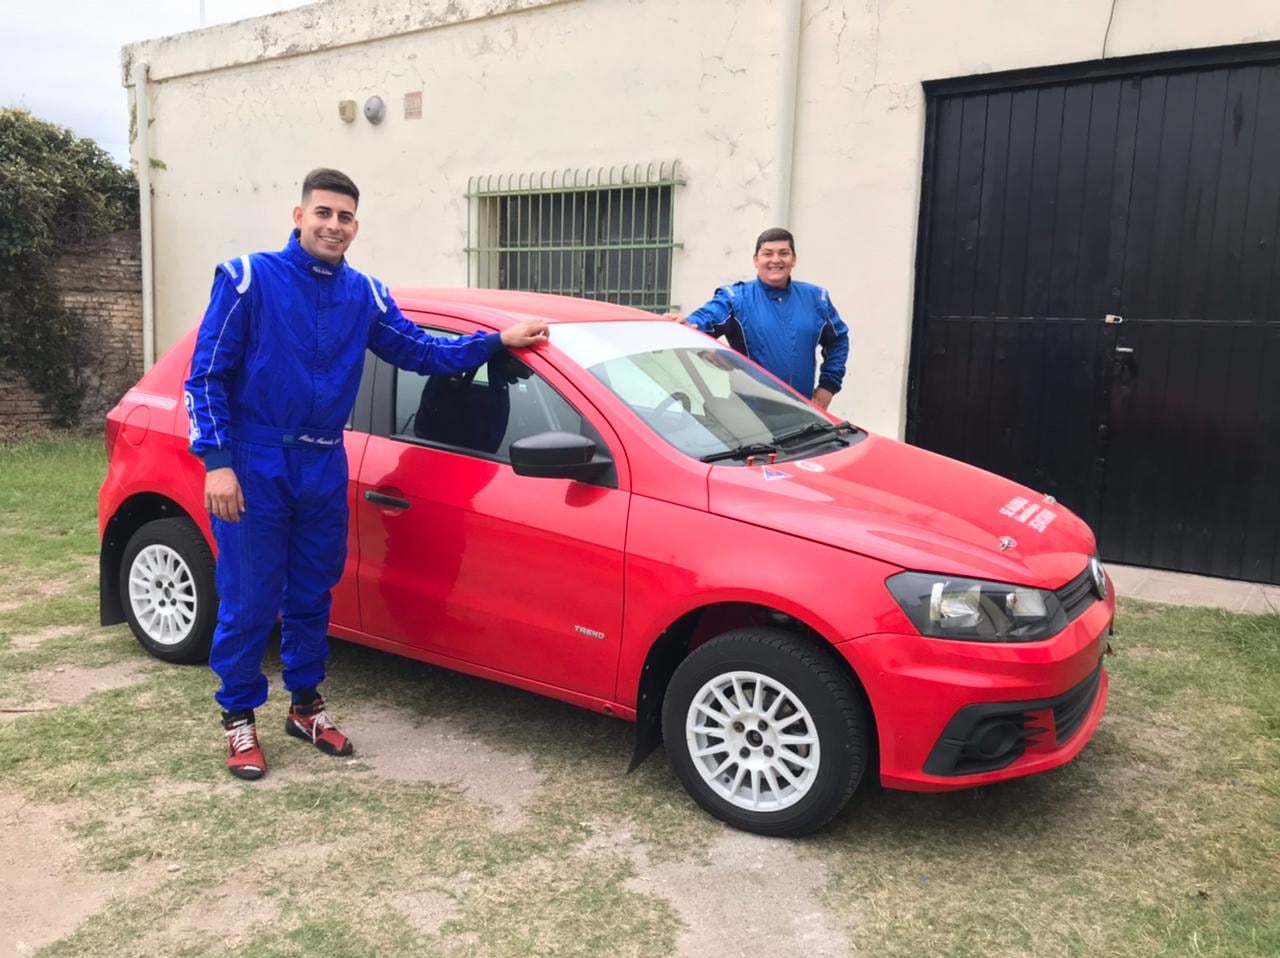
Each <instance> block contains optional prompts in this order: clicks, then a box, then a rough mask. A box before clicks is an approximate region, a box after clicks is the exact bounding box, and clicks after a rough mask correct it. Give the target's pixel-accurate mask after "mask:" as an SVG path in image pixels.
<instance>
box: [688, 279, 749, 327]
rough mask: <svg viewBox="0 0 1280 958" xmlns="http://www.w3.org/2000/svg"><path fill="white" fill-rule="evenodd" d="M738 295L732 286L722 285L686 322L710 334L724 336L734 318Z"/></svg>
mask: <svg viewBox="0 0 1280 958" xmlns="http://www.w3.org/2000/svg"><path fill="white" fill-rule="evenodd" d="M737 297H738V294H737V291H736V290H735V289H734V288H733V287H732V286H721V287H720V288H719V289H717V290H716V292H715V295H714V296H712V297H711V300H710V301H709V302H708V303H707V304H706V305H704V306H701V307H699V308H698V309H696V310H694V311H693V312H692V313H690V314H689V315H688V316H687V317H686V318H685V322H687V323H689V325H691V326H696V327H697V328H698V329H700V330H702V331H703V332H704V333H706V334H707V335H709V336H716V337H719V336H723V335H724V332H725V330H726V329H727V328H728V326H729V324H730V323H731V322H732V321H733V319H734V311H733V305H734V300H735V299H737Z"/></svg>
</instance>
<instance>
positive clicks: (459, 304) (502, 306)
mask: <svg viewBox="0 0 1280 958" xmlns="http://www.w3.org/2000/svg"><path fill="white" fill-rule="evenodd" d="M391 293H392V295H393V296H394V297H395V299H396V302H397V303H398V304H399V306H400V308H401V309H403V310H414V311H421V312H429V313H440V314H443V315H445V316H456V317H458V318H460V319H475V320H481V321H484V322H485V323H487V324H488V325H491V326H494V327H496V328H498V329H505V328H506V327H507V326H510V325H512V324H513V323H519V322H523V321H525V320H529V319H542V320H546V321H547V322H549V323H599V322H618V321H630V322H635V321H636V320H652V319H658V318H659V317H658V316H657V315H655V314H654V313H650V312H647V311H645V310H643V309H636V308H634V307H632V306H619V305H617V304H616V303H603V302H597V301H595V300H589V299H577V298H575V297H572V296H552V295H550V294H548V293H527V292H523V291H520V290H510V289H458V288H445V287H440V288H414V287H409V288H404V287H401V288H396V289H392V290H391Z"/></svg>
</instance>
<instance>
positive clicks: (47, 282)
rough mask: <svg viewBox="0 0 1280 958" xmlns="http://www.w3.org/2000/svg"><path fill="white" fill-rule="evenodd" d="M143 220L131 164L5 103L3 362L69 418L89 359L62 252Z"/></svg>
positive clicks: (1, 114)
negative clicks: (61, 290) (61, 299)
mask: <svg viewBox="0 0 1280 958" xmlns="http://www.w3.org/2000/svg"><path fill="white" fill-rule="evenodd" d="M137 224H138V190H137V184H136V182H135V180H134V177H133V174H132V173H131V172H129V171H128V170H125V169H122V168H121V167H119V166H117V165H116V163H115V161H114V160H112V158H111V157H110V156H109V155H108V154H107V153H106V152H104V151H103V150H102V149H101V148H100V147H98V145H97V144H96V143H94V142H93V141H92V140H87V139H82V138H80V137H77V136H76V135H75V134H74V133H72V132H71V131H70V130H68V129H65V128H63V127H60V126H55V125H53V124H52V123H46V122H45V121H44V120H40V119H37V118H36V117H33V116H32V115H31V114H30V113H28V112H26V111H25V110H17V109H0V363H3V364H4V365H5V366H6V367H8V368H9V369H10V370H11V371H12V372H15V373H18V374H19V375H21V376H22V377H23V378H25V379H26V380H27V382H28V383H30V384H31V388H32V389H34V390H35V391H36V392H38V393H39V394H40V395H41V396H42V397H43V398H44V400H45V402H46V403H47V404H48V406H49V408H50V409H51V410H52V411H53V412H54V414H55V415H56V416H57V417H58V419H59V420H60V421H61V422H62V423H64V424H67V423H71V422H73V421H74V420H75V417H76V412H77V411H78V409H79V407H80V400H81V398H82V396H83V392H84V388H83V383H82V379H83V371H84V368H85V365H86V362H87V360H88V358H89V357H88V356H86V350H85V347H84V343H85V335H84V332H85V331H84V329H83V324H82V323H81V322H80V321H79V320H78V318H77V317H75V316H73V315H72V314H70V313H68V312H66V311H65V310H63V309H62V308H61V307H60V306H59V304H58V296H57V292H56V290H55V289H54V286H53V264H54V261H55V260H56V259H57V257H58V255H59V254H60V253H62V252H64V251H66V250H68V249H71V248H73V247H75V246H78V245H80V244H82V243H84V242H85V241H86V240H89V239H92V238H94V237H96V236H102V235H104V234H106V233H111V232H113V231H115V230H119V229H130V228H134V227H136V226H137Z"/></svg>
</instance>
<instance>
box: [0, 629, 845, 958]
mask: <svg viewBox="0 0 1280 958" xmlns="http://www.w3.org/2000/svg"><path fill="white" fill-rule="evenodd" d="M60 634H62V633H61V632H59V631H58V630H45V632H44V633H40V634H32V635H29V636H23V637H21V638H20V639H19V640H18V641H17V642H16V643H15V644H16V645H17V646H18V647H21V648H31V647H34V646H36V645H38V644H40V643H41V642H42V641H45V640H48V639H51V638H55V637H57V636H58V635H60ZM156 667H162V666H158V665H157V664H155V663H150V662H148V661H146V660H138V661H133V662H129V663H125V664H115V665H111V666H106V667H102V668H82V667H76V666H72V665H63V666H57V667H54V668H52V669H48V670H41V671H38V672H35V673H33V674H32V675H31V677H30V684H31V688H32V690H33V692H34V701H27V702H24V703H23V704H21V705H11V704H9V703H4V702H3V701H0V709H3V711H0V720H3V721H10V722H11V721H21V720H22V719H23V718H24V717H25V716H28V715H32V714H36V713H41V712H47V711H49V710H52V709H58V708H63V707H67V706H71V705H74V704H76V703H78V702H81V701H83V700H84V699H86V698H87V697H88V696H91V695H94V694H97V693H100V692H104V691H108V690H111V689H118V688H124V687H127V686H129V685H131V684H137V683H139V682H142V681H144V680H145V677H146V675H147V673H148V672H149V671H151V670H152V669H153V668H156ZM343 715H344V719H343V728H344V731H346V732H347V733H348V734H349V735H350V736H351V738H352V740H353V741H354V742H356V743H357V752H356V755H355V756H353V757H352V758H350V759H342V760H338V761H339V762H342V763H344V764H345V765H346V767H345V768H343V767H341V766H339V765H337V764H336V763H335V765H334V766H333V767H332V769H331V770H329V771H326V770H324V769H323V768H322V769H320V770H315V769H313V768H310V767H307V768H303V767H300V766H284V767H281V768H273V769H272V770H271V771H269V773H268V775H267V776H266V777H265V778H264V779H263V780H262V781H261V782H260V783H256V785H255V787H260V788H264V789H280V788H284V787H286V786H288V785H291V784H296V783H304V782H323V781H325V780H326V778H331V777H334V776H337V775H339V774H341V775H344V776H348V777H349V776H351V775H352V774H355V775H356V776H357V777H359V778H369V779H385V780H388V781H398V782H409V783H431V784H435V785H443V786H448V787H450V788H453V789H456V790H458V791H459V792H460V793H461V795H462V796H463V797H464V798H465V799H466V800H467V801H468V802H471V803H474V804H475V805H477V806H479V807H481V808H482V809H483V810H484V813H485V814H487V815H488V816H489V819H490V823H491V827H492V828H493V829H494V830H496V831H499V832H511V831H514V830H517V829H519V828H521V827H522V826H523V825H524V824H525V823H526V820H527V809H528V808H529V807H530V805H531V804H532V803H533V802H534V801H535V800H536V799H537V798H538V795H539V789H540V787H541V785H542V777H541V776H540V775H539V773H538V772H537V771H536V770H535V769H534V767H533V762H532V761H531V759H530V757H529V756H527V755H522V754H519V753H509V752H499V751H495V750H493V749H492V748H490V747H489V746H488V745H486V744H485V743H484V742H483V741H481V740H480V739H478V738H476V737H474V736H472V735H471V734H469V733H468V731H467V730H466V729H465V728H462V727H460V726H458V725H457V724H455V723H454V722H452V721H450V720H447V719H424V718H422V717H421V716H416V715H413V714H411V713H410V712H408V711H405V710H398V709H392V708H387V707H381V706H375V707H368V708H361V707H360V706H359V703H358V702H353V703H352V704H351V706H350V707H348V708H345V709H344V712H343ZM211 734H214V735H216V731H214V732H212V733H211ZM268 760H269V761H270V753H269V754H268ZM659 760H660V758H659ZM238 788H240V786H239V785H238V784H236V783H234V782H232V781H231V780H230V779H228V780H227V782H226V783H224V784H222V785H218V786H214V793H215V794H224V795H226V796H227V797H228V798H229V799H231V798H234V797H235V795H236V794H237V789H238ZM196 792H201V793H204V794H208V789H207V788H205V787H198V786H194V785H185V786H177V787H174V788H171V789H169V790H168V791H167V793H166V794H165V795H164V796H162V797H164V798H168V799H172V800H174V801H181V800H182V799H183V798H184V797H186V796H188V795H191V794H193V793H196ZM79 811H81V809H79V808H78V806H77V803H76V801H74V800H72V801H69V802H65V803H62V804H59V805H56V806H49V805H44V804H37V803H33V802H30V801H27V800H24V799H23V798H21V797H19V796H17V795H13V794H5V793H3V792H0V958H4V956H7V955H15V956H26V955H32V954H35V953H36V951H37V950H39V949H40V948H42V947H43V946H45V945H48V944H50V943H53V942H56V941H58V940H60V939H62V938H64V937H66V936H67V935H70V934H72V933H73V932H74V931H75V930H76V928H77V927H78V926H79V925H80V924H81V923H82V922H83V921H84V920H85V919H87V918H89V917H90V916H91V915H93V914H94V913H96V912H98V911H99V910H100V909H102V908H104V907H106V906H107V905H109V904H111V903H116V902H119V901H120V900H122V899H129V898H133V897H138V896H141V895H144V894H147V893H149V892H151V891H153V890H154V889H155V888H156V886H157V885H158V884H160V883H163V882H165V881H167V880H171V879H173V878H174V877H176V876H177V875H179V874H180V873H181V866H180V865H179V864H178V863H176V862H150V863H147V864H146V865H144V866H140V867H131V868H129V869H127V870H125V871H123V872H119V873H114V874H110V875H104V874H103V873H101V872H99V871H96V870H94V869H93V868H91V867H89V865H88V863H87V862H86V861H85V859H84V856H83V854H82V851H81V849H80V848H79V846H78V844H77V841H76V839H75V836H74V835H73V834H72V833H71V831H70V830H69V829H68V827H67V822H68V821H70V820H72V819H73V818H75V817H76V816H77V813H78V812H79ZM586 824H588V826H589V828H590V830H591V832H592V836H591V837H590V838H589V839H588V840H587V841H586V842H585V843H584V844H583V845H582V846H581V847H580V848H579V849H578V851H577V854H578V855H579V856H581V857H582V858H583V859H584V860H587V859H590V860H593V861H600V860H607V859H620V860H622V861H624V862H625V863H627V864H628V865H629V866H630V868H631V869H632V872H633V877H632V878H630V879H629V880H628V881H627V888H628V890H631V891H634V892H636V893H638V894H643V895H648V896H655V897H657V898H660V899H662V900H664V901H666V902H668V903H669V904H670V905H671V906H672V908H673V909H674V910H675V912H676V914H677V915H678V916H679V918H680V920H681V922H682V924H683V929H682V931H681V932H680V934H679V938H678V940H677V950H676V952H675V954H677V955H679V956H681V958H685V956H687V958H695V956H699V958H700V956H705V955H707V954H712V953H715V954H719V955H723V956H726V958H731V956H736V955H742V956H747V955H753V956H754V955H758V954H768V953H779V952H784V951H792V952H797V953H799V954H803V955H806V956H810V958H839V956H845V955H849V954H851V951H850V948H849V945H848V940H849V935H848V932H849V931H850V928H849V921H848V916H847V915H845V916H839V915H836V914H833V913H831V912H830V911H828V909H827V908H825V907H824V905H823V903H822V901H821V900H820V889H821V888H822V887H823V884H824V882H825V880H826V875H825V869H824V868H823V867H822V866H821V865H820V864H817V863H815V862H814V861H811V860H808V859H806V857H804V856H803V855H802V854H801V852H800V851H799V850H798V848H797V847H796V846H794V845H791V844H789V843H787V842H781V841H775V840H770V839H765V838H759V837H757V836H752V835H747V834H742V833H738V832H734V831H731V830H728V829H725V830H724V833H723V835H722V836H721V837H720V838H719V839H718V840H717V841H716V843H715V845H714V847H713V849H712V854H711V856H710V858H709V860H708V859H707V858H706V857H704V856H694V857H691V858H690V859H688V860H685V861H680V860H676V861H672V860H670V856H669V854H664V855H659V856H654V855H653V854H652V853H651V850H650V849H649V848H648V847H647V846H646V843H645V842H644V841H643V840H641V839H639V838H637V837H636V836H634V835H633V834H632V833H631V831H630V830H629V829H628V828H627V827H626V826H625V824H620V823H618V822H610V821H596V822H590V823H586ZM333 854H335V848H334V846H333V845H332V844H324V845H321V844H312V845H305V846H286V847H277V848H272V849H268V850H266V851H264V853H263V855H262V856H261V861H260V863H259V864H260V865H261V866H262V868H261V871H264V872H268V873H269V872H272V871H274V870H276V868H278V867H284V868H289V867H294V866H296V865H299V864H305V863H307V862H322V861H323V860H325V859H326V858H328V857H329V856H331V855H333ZM465 886H466V880H465V877H464V879H463V881H462V882H461V884H459V883H458V882H457V881H456V880H455V881H454V882H453V883H451V886H450V887H441V888H417V889H412V890H406V891H405V892H404V893H402V894H400V895H398V896H397V897H396V899H395V901H394V907H395V908H396V910H397V911H399V912H400V913H401V914H402V915H403V917H404V919H405V920H406V921H407V922H408V923H409V924H410V925H411V926H412V927H414V928H415V929H417V930H419V931H421V932H424V933H432V932H434V931H437V930H438V929H439V928H440V927H441V926H442V925H443V924H444V923H445V922H446V921H448V920H449V919H450V918H451V917H453V916H455V914H456V913H457V909H458V898H459V895H460V893H463V892H465V891H466V887H465ZM277 911H278V905H277V903H276V900H275V899H274V898H273V897H272V896H271V894H270V889H268V888H266V887H262V886H260V885H258V884H255V882H254V881H253V880H244V879H238V880H236V881H234V882H232V881H227V882H224V883H222V884H220V885H217V886H215V887H214V888H212V889H210V890H209V893H208V894H207V895H206V896H204V897H203V898H202V899H201V900H200V901H199V902H195V903H192V904H191V905H190V906H189V907H188V908H186V909H184V910H183V911H182V912H181V913H179V914H178V915H177V916H176V918H174V919H172V920H171V921H169V922H168V923H167V925H166V926H165V927H163V928H159V929H157V931H156V933H155V935H154V938H153V940H151V941H150V942H149V943H148V947H147V948H146V949H145V950H146V951H147V952H148V953H156V954H160V953H165V952H166V951H168V950H170V949H172V948H173V947H175V946H176V945H179V944H180V943H183V942H188V943H189V942H195V941H208V940H209V938H210V937H211V936H212V937H214V938H215V939H216V940H217V941H218V942H220V944H221V945H222V946H223V947H225V948H228V949H230V948H234V947H236V946H238V945H240V944H242V943H243V939H244V934H245V933H247V932H250V931H252V930H253V929H255V928H261V927H262V926H264V925H267V924H269V923H270V922H272V921H273V920H274V919H275V918H276V917H277ZM233 927H238V928H240V929H242V933H241V934H232V935H228V934H227V932H226V929H228V928H233Z"/></svg>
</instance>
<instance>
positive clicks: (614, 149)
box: [124, 0, 1280, 435]
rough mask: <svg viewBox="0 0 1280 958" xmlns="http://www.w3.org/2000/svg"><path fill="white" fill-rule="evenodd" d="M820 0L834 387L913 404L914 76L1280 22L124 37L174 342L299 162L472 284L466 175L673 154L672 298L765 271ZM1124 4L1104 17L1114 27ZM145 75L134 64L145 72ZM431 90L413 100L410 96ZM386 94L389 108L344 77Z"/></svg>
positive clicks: (275, 22)
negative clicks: (350, 184)
mask: <svg viewBox="0 0 1280 958" xmlns="http://www.w3.org/2000/svg"><path fill="white" fill-rule="evenodd" d="M791 3H802V8H801V40H800V42H801V48H800V68H799V86H798V95H797V103H796V133H795V152H794V167H793V173H792V194H791V217H790V223H789V224H786V225H789V226H790V227H791V228H792V229H793V230H794V231H795V233H796V236H797V244H798V246H799V265H798V267H797V272H796V275H797V277H798V278H801V279H807V280H810V281H813V282H818V283H821V284H823V285H825V286H827V287H829V288H830V289H831V292H832V296H833V298H834V300H835V302H836V304H837V305H838V306H839V307H840V309H841V312H842V313H843V315H844V316H845V318H846V319H847V320H848V321H849V322H850V324H851V326H852V327H853V330H854V350H853V358H852V362H851V364H850V373H849V377H848V378H847V380H846V389H845V391H844V392H843V393H841V395H840V396H838V397H837V400H836V404H835V408H836V410H837V411H839V412H842V413H843V414H845V415H848V416H850V417H852V418H854V419H855V420H856V421H858V422H859V423H861V424H863V425H866V426H868V427H869V428H872V429H874V430H877V431H880V432H884V433H887V434H890V435H900V434H901V432H902V430H903V428H904V427H905V401H906V385H907V366H906V363H907V354H908V347H909V341H910V332H911V310H912V297H913V283H914V277H913V271H914V263H915V232H916V224H917V217H918V203H919V191H920V170H921V160H922V149H923V140H924V96H923V93H922V89H921V82H922V81H925V80H930V79H939V78H943V77H951V76H965V75H970V74H975V73H985V72H991V71H997V70H1009V69H1017V68H1023V67H1037V66H1047V65H1050V64H1057V63H1069V62H1076V61H1084V60H1094V59H1098V58H1099V57H1100V56H1101V55H1102V54H1103V45H1104V39H1105V44H1106V56H1108V57H1114V56H1127V55H1132V54H1139V53H1151V52H1157V51H1165V50H1179V49H1188V48H1193V47H1205V46H1216V45H1222V44H1231V43H1245V42H1254V41H1263V40H1277V39H1280V4H1277V3H1275V2H1274V0H1232V2H1231V3H1228V4H1205V3H1203V2H1202V0H1115V2H1114V4H1113V2H1112V0H1077V2H1073V3H1062V2H1060V0H966V2H964V3H956V2H954V0H697V2H691V0H447V2H445V0H434V2H430V3H421V2H410V0H329V2H327V3H323V4H318V5H315V6H312V7H304V8H301V9H299V10H294V11H289V12H286V13H282V14H276V15H273V16H271V17H263V18H258V19H255V20H250V21H245V22H243V23H240V24H232V25H229V26H226V27H217V28H213V29H210V30H205V31H200V32H198V33H194V34H184V35H182V36H178V37H172V38H166V39H162V40H155V41H148V42H147V43H143V44H136V45H133V46H131V47H128V48H126V50H125V53H124V60H125V66H126V69H127V68H128V66H129V64H131V63H132V62H133V61H134V60H135V59H137V60H141V61H144V62H147V63H148V64H150V68H151V78H152V85H151V97H152V101H151V115H152V117H153V122H152V125H151V132H152V136H153V144H152V148H151V156H152V158H153V159H158V160H161V161H162V162H163V163H164V168H163V169H156V170H154V171H153V177H154V186H153V188H154V191H155V214H154V226H155V237H156V239H155V245H156V255H157V262H156V308H157V331H158V347H159V348H160V349H161V350H163V349H165V348H167V347H168V346H169V345H171V344H172V343H173V342H174V341H175V340H176V339H177V338H178V337H179V336H180V335H181V334H182V333H183V332H184V331H185V330H187V329H189V328H190V327H191V326H192V325H193V324H194V323H195V322H196V321H197V320H198V318H199V314H200V310H201V309H202V308H203V305H204V299H205V297H206V296H207V293H208V288H209V283H210V279H211V276H212V269H213V265H214V264H215V263H216V262H218V261H220V260H222V259H225V258H227V257H230V256H234V255H239V254H240V253H242V252H245V251H247V250H252V249H262V248H275V247H278V246H280V245H282V243H283V241H284V239H285V237H286V235H287V232H288V229H289V219H288V215H289V210H290V209H291V208H292V206H293V205H294V203H295V202H296V195H295V194H296V191H297V188H298V185H299V182H300V180H301V177H302V175H303V174H304V173H305V171H306V170H307V169H309V168H311V167H313V166H318V165H331V166H337V167H339V168H341V169H344V170H346V171H347V172H349V173H351V174H352V176H353V177H354V178H355V179H356V181H357V182H358V183H359V184H360V186H361V190H362V192H363V196H362V201H361V210H360V213H361V217H360V218H361V234H360V237H359V239H358V241H357V243H356V245H355V246H354V247H353V249H352V255H351V259H352V262H353V263H354V264H355V265H356V266H358V267H360V268H362V269H365V270H366V271H368V272H372V273H374V274H376V275H378V276H380V277H381V278H383V279H385V280H386V281H387V282H389V283H392V284H403V285H465V283H466V280H467V269H466V259H465V256H464V253H463V247H464V246H465V244H466V224H467V209H466V201H465V199H464V197H463V194H464V193H465V191H466V185H467V180H468V178H469V177H470V176H472V175H477V174H486V173H519V172H540V171H551V170H563V169H566V168H585V167H600V166H603V167H606V168H607V167H609V166H610V165H613V164H632V163H636V162H640V163H642V164H643V163H648V162H649V161H658V160H668V161H669V160H673V159H678V160H679V161H680V163H681V166H682V169H683V171H684V174H685V178H686V179H687V181H688V185H687V186H685V187H684V188H683V189H681V190H680V191H678V192H677V195H676V209H675V223H676V230H677V238H678V239H679V240H681V241H682V242H683V243H684V247H683V249H682V250H679V251H677V254H676V259H675V264H674V274H673V283H674V296H675V299H676V301H677V302H679V303H680V304H681V305H682V307H683V308H685V309H686V310H687V309H691V308H693V307H695V306H697V305H699V304H700V303H701V302H702V301H703V300H705V299H706V298H707V297H708V296H709V295H710V293H711V291H712V290H713V288H714V287H715V286H716V285H718V284H720V283H723V282H728V281H731V280H734V279H738V278H747V277H750V276H751V275H752V269H751V263H750V257H751V243H752V240H753V238H754V237H755V235H756V234H757V233H758V232H759V231H760V230H761V229H763V228H764V227H766V226H771V225H775V224H774V221H773V218H772V209H773V203H774V199H775V197H776V195H777V184H776V183H775V182H774V176H775V172H774V171H775V170H776V168H777V165H778V164H777V155H776V151H777V145H778V137H777V135H776V132H775V128H776V124H777V122H778V120H779V117H780V116H781V115H782V107H783V104H780V103H779V99H778V96H779V95H778V90H779V87H780V83H779V76H778V64H779V62H780V60H781V59H782V58H783V50H782V49H781V44H782V43H783V42H784V37H783V35H782V34H783V25H784V23H785V20H786V16H785V5H786V4H791ZM1108 22H1109V23H1110V27H1109V29H1108ZM126 76H127V74H126ZM419 90H420V91H422V94H423V109H422V119H421V120H406V119H404V117H403V109H402V103H403V96H404V94H405V93H409V92H413V91H419ZM373 94H378V95H380V96H382V98H383V99H384V100H385V101H386V102H387V107H388V118H387V119H386V120H385V121H384V122H383V123H382V124H381V125H380V126H377V127H374V126H371V125H370V124H368V123H367V122H365V121H364V120H363V118H358V119H357V121H356V122H355V123H354V124H350V125H348V124H345V123H342V122H341V121H340V120H339V119H338V113H337V103H338V101H339V100H341V99H348V98H349V99H354V100H355V101H356V102H357V104H362V103H363V102H364V100H365V99H366V98H367V97H368V96H370V95H373Z"/></svg>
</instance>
